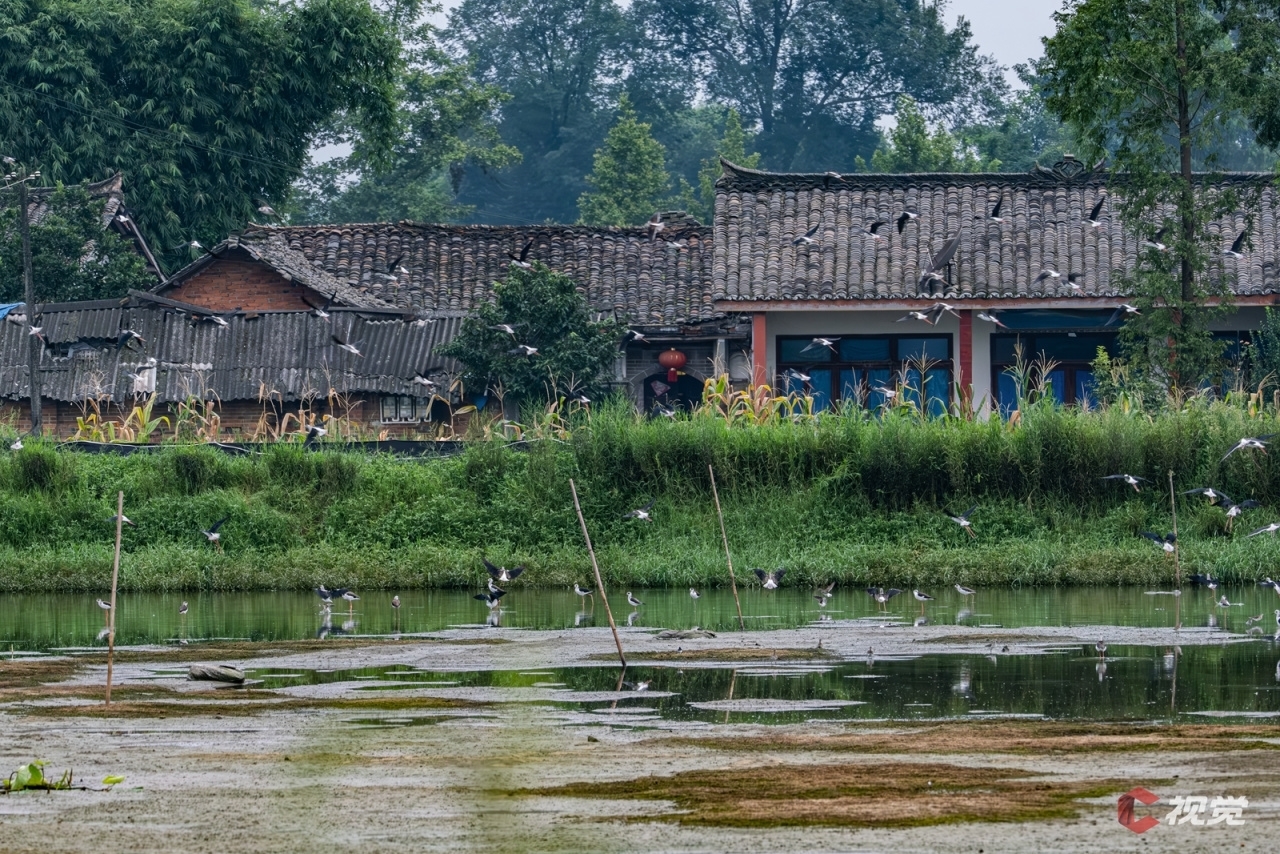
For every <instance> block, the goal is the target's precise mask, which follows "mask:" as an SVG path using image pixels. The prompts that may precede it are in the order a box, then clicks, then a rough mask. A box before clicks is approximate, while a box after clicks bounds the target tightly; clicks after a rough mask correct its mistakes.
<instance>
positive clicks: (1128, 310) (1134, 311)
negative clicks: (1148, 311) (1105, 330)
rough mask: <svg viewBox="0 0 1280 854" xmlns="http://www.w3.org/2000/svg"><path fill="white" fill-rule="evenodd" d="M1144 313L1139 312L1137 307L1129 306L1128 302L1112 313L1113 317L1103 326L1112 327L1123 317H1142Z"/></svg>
mask: <svg viewBox="0 0 1280 854" xmlns="http://www.w3.org/2000/svg"><path fill="white" fill-rule="evenodd" d="M1141 314H1142V312H1140V311H1138V307H1137V306H1133V305H1129V304H1128V303H1127V302H1125V303H1121V304H1120V307H1119V308H1117V309H1116V310H1115V311H1113V312H1112V313H1111V317H1109V318H1107V322H1106V323H1104V324H1102V325H1103V326H1110V325H1111V324H1113V323H1115V322H1116V321H1117V320H1119V319H1120V318H1122V317H1136V316H1140V315H1141Z"/></svg>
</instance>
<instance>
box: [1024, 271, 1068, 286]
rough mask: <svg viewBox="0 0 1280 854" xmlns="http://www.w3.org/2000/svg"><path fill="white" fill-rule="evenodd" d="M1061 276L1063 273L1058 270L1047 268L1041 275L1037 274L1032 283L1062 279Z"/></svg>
mask: <svg viewBox="0 0 1280 854" xmlns="http://www.w3.org/2000/svg"><path fill="white" fill-rule="evenodd" d="M1061 278H1062V274H1061V273H1059V272H1058V271H1057V270H1045V271H1043V272H1042V273H1041V274H1040V275H1038V276H1036V277H1035V278H1034V279H1033V280H1032V281H1031V284H1033V285H1038V284H1040V283H1041V282H1043V281H1044V280H1045V279H1061Z"/></svg>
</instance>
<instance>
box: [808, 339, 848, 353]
mask: <svg viewBox="0 0 1280 854" xmlns="http://www.w3.org/2000/svg"><path fill="white" fill-rule="evenodd" d="M839 340H840V339H839V338H814V339H813V340H812V341H810V342H809V343H808V344H806V345H805V347H804V349H803V350H801V351H800V354H801V355H804V354H805V353H808V352H809V351H810V350H818V349H821V348H822V347H826V348H827V349H828V350H830V351H831V352H832V353H834V352H835V351H836V342H837V341H839Z"/></svg>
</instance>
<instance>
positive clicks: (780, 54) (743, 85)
mask: <svg viewBox="0 0 1280 854" xmlns="http://www.w3.org/2000/svg"><path fill="white" fill-rule="evenodd" d="M633 8H634V10H635V11H634V16H635V18H636V20H637V21H638V26H639V27H641V28H642V30H643V33H644V37H645V41H646V44H647V45H648V49H649V50H650V51H653V52H657V53H667V54H670V55H673V56H676V57H679V58H680V59H682V60H683V61H684V62H686V63H687V64H688V65H689V66H690V67H691V68H692V69H693V70H694V72H695V73H697V74H699V75H700V77H701V81H702V83H703V85H704V86H705V88H706V90H707V92H708V93H709V94H710V96H711V97H712V98H714V99H716V100H718V101H719V102H720V103H723V104H726V105H732V106H734V107H736V108H737V109H738V110H739V111H740V112H741V114H742V116H743V117H744V118H745V119H746V121H747V122H748V124H750V125H755V126H757V127H759V129H760V133H759V135H758V136H757V139H756V145H757V147H758V149H759V150H760V151H761V152H762V154H763V155H764V160H765V161H766V162H767V163H769V164H770V166H771V167H773V168H779V169H800V170H803V169H831V168H833V167H838V166H839V164H840V163H846V164H852V163H853V159H854V156H855V155H857V154H864V155H866V154H869V153H870V151H871V150H872V149H873V148H874V146H875V144H876V141H877V137H876V131H875V122H876V120H877V119H879V118H880V117H881V116H882V115H884V114H886V113H888V112H889V111H890V110H891V109H892V107H893V105H894V103H895V101H896V100H897V98H898V96H899V95H903V94H909V95H912V96H913V97H914V98H916V100H917V101H918V102H919V103H921V104H924V105H927V107H928V108H929V109H930V111H932V112H934V113H935V114H936V115H937V116H939V117H942V116H946V117H947V118H949V119H950V120H952V121H955V120H957V119H959V118H961V117H964V116H971V115H979V114H981V113H982V112H983V111H984V110H985V108H986V107H987V106H989V104H988V102H987V99H988V98H989V97H990V93H991V92H992V91H998V90H1000V88H1001V87H1002V86H1003V83H1002V80H1001V78H1000V77H999V75H998V74H997V73H996V71H997V69H996V68H995V66H994V64H993V63H992V62H991V61H990V60H987V59H984V58H982V57H980V56H979V55H978V53H977V49H976V48H975V47H974V46H973V45H972V44H971V43H970V38H971V33H970V30H969V25H968V23H967V22H966V21H965V20H964V19H963V18H961V19H960V21H959V22H958V24H957V25H956V27H955V28H954V29H951V30H948V29H947V28H946V25H945V23H944V21H943V17H942V16H943V9H942V4H924V3H917V2H912V0H906V2H904V0H784V2H766V0H637V2H636V3H635V4H634V7H633Z"/></svg>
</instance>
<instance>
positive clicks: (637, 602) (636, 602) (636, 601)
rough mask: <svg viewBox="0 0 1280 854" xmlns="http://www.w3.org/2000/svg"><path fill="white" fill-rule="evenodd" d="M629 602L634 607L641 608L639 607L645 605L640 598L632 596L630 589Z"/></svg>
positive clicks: (628, 593)
mask: <svg viewBox="0 0 1280 854" xmlns="http://www.w3.org/2000/svg"><path fill="white" fill-rule="evenodd" d="M627 604H628V605H630V606H631V607H632V608H639V607H640V606H641V605H643V604H644V603H643V602H641V601H640V600H639V599H637V598H636V597H634V596H632V595H631V591H630V590H628V591H627Z"/></svg>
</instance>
